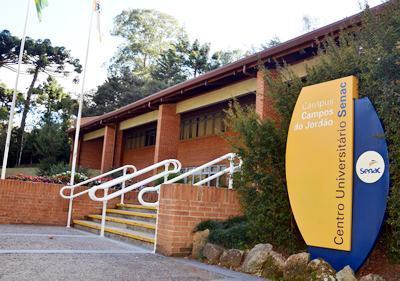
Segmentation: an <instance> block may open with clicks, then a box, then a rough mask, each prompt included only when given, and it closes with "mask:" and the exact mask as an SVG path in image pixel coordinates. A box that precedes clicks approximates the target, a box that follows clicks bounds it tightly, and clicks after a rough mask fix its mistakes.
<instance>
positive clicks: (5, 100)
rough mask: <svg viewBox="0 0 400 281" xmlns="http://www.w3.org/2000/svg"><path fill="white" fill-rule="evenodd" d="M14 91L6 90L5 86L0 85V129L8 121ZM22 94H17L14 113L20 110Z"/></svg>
mask: <svg viewBox="0 0 400 281" xmlns="http://www.w3.org/2000/svg"><path fill="white" fill-rule="evenodd" d="M13 92H14V90H11V89H8V88H7V87H6V85H5V84H3V83H0V127H2V124H3V123H4V122H5V121H7V120H8V117H9V111H10V108H11V102H12V96H13ZM22 100H23V97H22V94H21V93H18V95H17V101H16V106H15V107H16V111H18V110H19V109H20V105H21V101H22Z"/></svg>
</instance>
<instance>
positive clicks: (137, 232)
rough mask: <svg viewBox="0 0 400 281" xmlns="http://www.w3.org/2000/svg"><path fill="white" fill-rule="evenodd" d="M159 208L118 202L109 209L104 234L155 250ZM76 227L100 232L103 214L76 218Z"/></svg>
mask: <svg viewBox="0 0 400 281" xmlns="http://www.w3.org/2000/svg"><path fill="white" fill-rule="evenodd" d="M156 218H157V208H156V207H147V206H141V205H131V204H117V207H116V208H115V209H107V211H106V226H105V229H104V235H105V236H107V237H110V238H115V239H118V240H122V241H125V242H129V243H133V244H136V245H141V246H145V247H146V248H148V249H151V250H153V247H154V242H155V229H156ZM73 223H74V227H76V228H78V229H82V230H86V231H90V232H92V233H96V234H99V233H100V228H101V215H88V216H87V220H74V221H73Z"/></svg>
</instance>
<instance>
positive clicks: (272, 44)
mask: <svg viewBox="0 0 400 281" xmlns="http://www.w3.org/2000/svg"><path fill="white" fill-rule="evenodd" d="M281 43H282V42H281V39H279V37H277V36H274V37H272V38H271V39H270V40H269V41H268V42H266V43H265V44H261V50H266V49H269V48H272V47H275V46H278V45H279V44H281Z"/></svg>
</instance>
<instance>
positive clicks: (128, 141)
mask: <svg viewBox="0 0 400 281" xmlns="http://www.w3.org/2000/svg"><path fill="white" fill-rule="evenodd" d="M156 135H157V129H156V125H151V126H149V125H147V126H145V127H142V128H134V129H130V130H127V131H126V132H124V149H125V150H132V149H137V148H141V147H146V146H152V145H155V144H156Z"/></svg>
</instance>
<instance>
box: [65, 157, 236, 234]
mask: <svg viewBox="0 0 400 281" xmlns="http://www.w3.org/2000/svg"><path fill="white" fill-rule="evenodd" d="M223 161H229V167H227V168H225V169H223V170H221V171H219V172H217V173H215V174H213V175H210V176H209V177H207V178H204V179H200V180H199V181H198V182H196V183H193V185H195V186H200V185H204V184H206V183H209V182H210V181H212V180H214V179H216V178H218V177H221V176H223V175H225V174H228V176H229V178H228V188H229V189H231V188H232V185H233V174H234V173H235V172H237V171H239V170H240V167H241V165H242V160H241V159H240V158H239V157H238V156H237V155H236V154H234V153H228V154H225V155H223V156H221V157H219V158H217V159H214V160H212V161H210V162H208V163H206V164H203V165H201V166H199V167H196V168H194V169H192V170H190V171H188V172H186V173H183V174H181V175H178V176H176V177H174V178H172V179H168V177H169V176H170V175H171V174H176V173H179V172H180V171H181V168H182V165H181V163H180V162H179V161H178V160H176V159H168V160H164V161H161V162H158V163H156V164H153V165H151V166H148V167H146V168H143V169H141V170H137V169H136V167H135V166H132V165H126V166H123V167H120V168H118V169H115V170H113V171H110V172H108V173H105V174H102V175H99V176H97V177H94V178H92V179H89V180H87V181H84V182H81V183H79V184H76V185H73V186H64V187H63V188H62V189H61V190H60V194H61V196H62V197H63V198H65V199H70V209H69V211H68V224H67V226H68V227H69V226H70V222H71V215H72V200H73V199H74V198H75V197H78V196H81V195H83V194H86V193H88V194H89V197H90V198H91V199H92V200H94V201H99V202H103V209H102V215H101V230H100V235H101V236H104V228H105V218H106V210H107V202H108V200H111V199H114V198H117V197H119V196H121V203H123V202H124V195H125V193H128V192H130V191H132V190H135V189H138V188H143V187H144V188H143V189H142V190H140V192H139V194H138V200H139V202H140V204H142V205H144V206H158V204H159V199H158V200H157V201H156V202H154V203H153V202H146V201H144V199H143V196H144V194H146V193H147V192H154V191H157V192H159V190H160V186H161V184H158V185H157V186H153V187H145V186H146V185H147V184H149V183H153V182H154V181H156V180H159V179H161V178H163V183H162V184H170V183H175V182H178V181H180V180H182V179H184V178H186V177H189V176H191V175H193V174H196V173H198V172H199V171H201V170H203V169H205V168H208V167H211V166H213V165H215V164H217V163H220V162H223ZM129 168H131V169H133V170H134V172H133V173H131V174H127V169H129ZM160 168H163V170H162V171H158V172H157V173H155V174H153V175H152V176H148V177H145V178H144V179H142V180H140V181H138V182H136V183H133V184H130V185H128V186H127V182H128V181H131V180H133V179H134V178H137V177H139V176H141V175H145V174H147V173H149V172H154V171H157V170H159V169H160ZM121 170H122V171H123V175H122V176H120V177H118V178H115V179H112V180H110V181H107V182H104V183H102V184H99V185H97V186H93V187H91V188H89V189H86V190H83V191H81V192H79V193H76V194H74V189H75V188H76V187H78V186H82V185H85V184H87V183H89V182H92V181H94V180H97V179H99V178H102V177H104V176H107V175H110V174H112V173H115V172H118V171H121ZM117 185H121V189H119V190H117V191H115V192H113V193H110V194H108V191H109V189H110V188H112V187H115V186H117ZM67 189H69V190H70V194H69V195H65V194H64V191H65V190H67ZM98 190H103V196H102V197H101V196H100V197H99V196H98V195H96V192H97V191H98Z"/></svg>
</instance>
